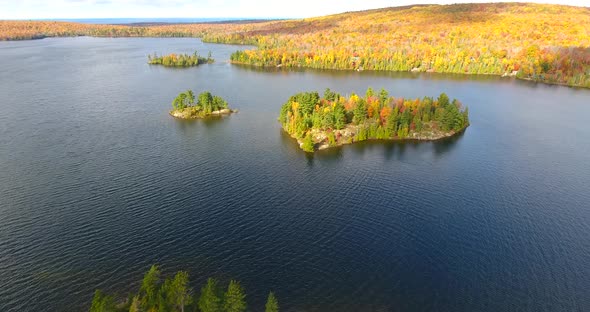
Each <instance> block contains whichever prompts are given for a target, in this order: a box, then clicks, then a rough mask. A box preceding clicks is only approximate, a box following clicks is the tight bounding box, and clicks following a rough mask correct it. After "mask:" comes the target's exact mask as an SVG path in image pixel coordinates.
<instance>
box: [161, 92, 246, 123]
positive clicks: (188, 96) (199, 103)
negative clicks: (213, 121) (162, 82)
mask: <svg viewBox="0 0 590 312" xmlns="http://www.w3.org/2000/svg"><path fill="white" fill-rule="evenodd" d="M235 112H237V111H236V110H233V109H230V108H229V107H228V106H227V102H226V101H225V100H224V99H223V98H222V97H220V96H217V95H213V94H211V92H209V91H204V92H202V93H200V94H199V96H198V97H197V98H195V94H194V92H193V91H192V90H187V91H185V92H181V93H180V94H179V95H178V96H177V97H176V98H175V99H174V101H173V102H172V110H171V111H170V115H172V116H173V117H176V118H181V119H197V118H206V117H220V116H226V115H229V114H231V113H235Z"/></svg>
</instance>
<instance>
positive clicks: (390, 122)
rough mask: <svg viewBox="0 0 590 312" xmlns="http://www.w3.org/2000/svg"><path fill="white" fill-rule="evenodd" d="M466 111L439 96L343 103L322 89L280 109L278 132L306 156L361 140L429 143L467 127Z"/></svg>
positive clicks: (354, 98) (373, 97)
mask: <svg viewBox="0 0 590 312" xmlns="http://www.w3.org/2000/svg"><path fill="white" fill-rule="evenodd" d="M468 115H469V113H468V109H467V108H463V105H462V104H461V103H460V102H459V101H458V100H452V101H450V100H449V97H448V96H447V95H446V94H445V93H442V94H441V95H440V96H439V97H438V98H437V99H434V98H431V97H424V98H422V99H404V98H394V97H390V96H389V94H388V93H387V91H385V90H383V89H382V90H381V91H380V92H379V93H378V94H375V92H374V91H373V89H372V88H369V89H368V90H367V92H366V95H365V97H360V96H358V95H356V94H354V93H353V94H352V95H351V96H350V97H348V98H346V97H343V96H341V95H340V94H338V93H335V92H332V91H331V90H330V89H326V91H325V92H324V96H323V97H322V98H320V95H319V94H318V92H303V93H299V94H296V95H294V96H292V97H291V98H290V99H289V101H287V102H286V103H285V104H284V105H283V106H282V108H281V113H280V116H279V122H280V123H281V125H282V126H283V130H285V132H287V133H288V134H289V135H291V136H292V137H293V138H295V139H296V140H297V141H298V142H299V146H300V147H301V149H303V150H304V151H306V152H314V151H315V150H321V149H326V148H329V147H334V146H340V145H344V144H350V143H353V142H359V141H365V140H423V141H434V140H439V139H442V138H446V137H451V136H453V135H456V134H458V133H460V132H462V131H463V130H464V129H465V128H467V127H468V126H469V116H468Z"/></svg>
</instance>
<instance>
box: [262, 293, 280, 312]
mask: <svg viewBox="0 0 590 312" xmlns="http://www.w3.org/2000/svg"><path fill="white" fill-rule="evenodd" d="M264 312H279V302H278V300H277V298H276V297H275V294H274V293H273V292H272V291H271V292H270V293H269V294H268V299H267V300H266V305H265V306H264Z"/></svg>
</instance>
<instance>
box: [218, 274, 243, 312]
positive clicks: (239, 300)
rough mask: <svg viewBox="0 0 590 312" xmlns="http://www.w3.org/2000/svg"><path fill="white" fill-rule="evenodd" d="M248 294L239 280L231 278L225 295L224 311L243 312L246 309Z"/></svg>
mask: <svg viewBox="0 0 590 312" xmlns="http://www.w3.org/2000/svg"><path fill="white" fill-rule="evenodd" d="M245 298H246V295H245V294H244V290H243V289H242V287H241V286H240V283H238V282H237V281H234V280H231V281H230V282H229V286H228V287H227V292H226V293H225V296H224V302H223V310H224V312H243V311H245V310H246V301H245Z"/></svg>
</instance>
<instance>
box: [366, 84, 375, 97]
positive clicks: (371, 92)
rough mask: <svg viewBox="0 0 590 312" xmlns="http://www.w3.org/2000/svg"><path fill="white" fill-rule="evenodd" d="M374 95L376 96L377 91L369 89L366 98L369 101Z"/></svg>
mask: <svg viewBox="0 0 590 312" xmlns="http://www.w3.org/2000/svg"><path fill="white" fill-rule="evenodd" d="M373 95H375V91H374V90H373V88H371V87H369V88H368V89H367V93H366V94H365V97H366V98H367V100H368V99H369V98H370V97H372V96H373Z"/></svg>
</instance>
